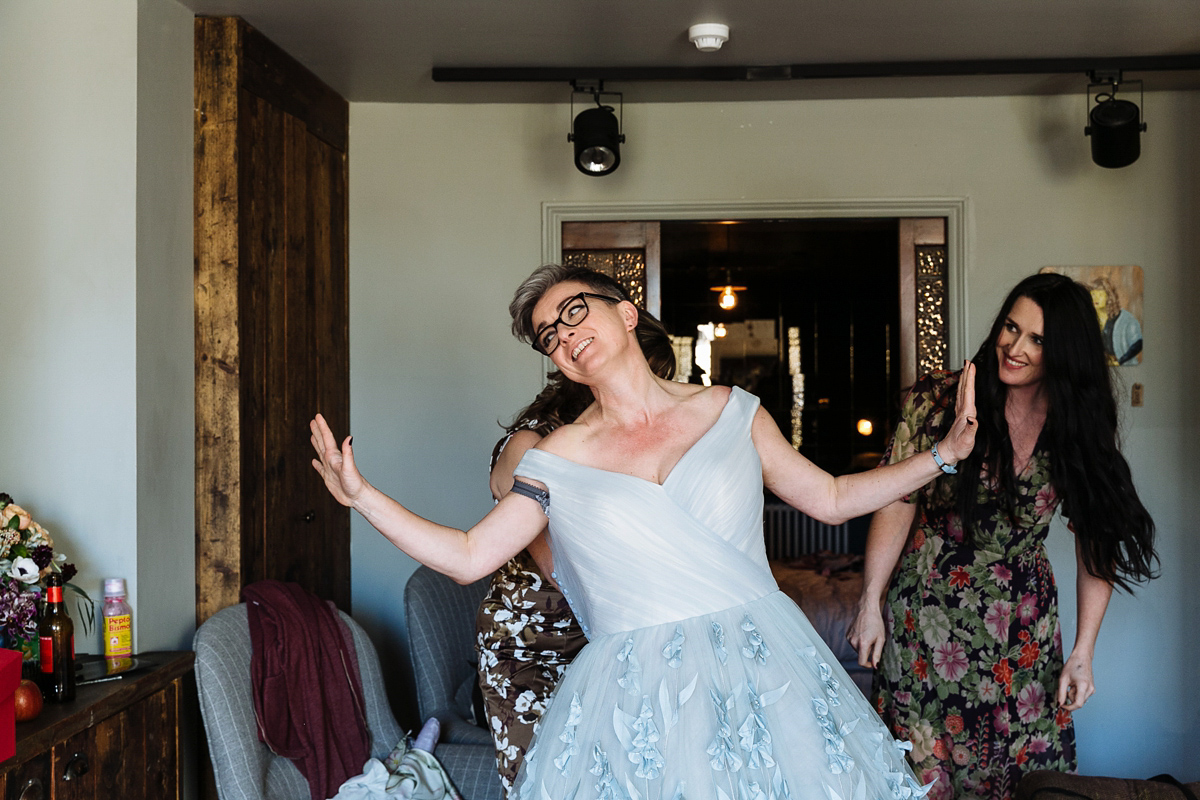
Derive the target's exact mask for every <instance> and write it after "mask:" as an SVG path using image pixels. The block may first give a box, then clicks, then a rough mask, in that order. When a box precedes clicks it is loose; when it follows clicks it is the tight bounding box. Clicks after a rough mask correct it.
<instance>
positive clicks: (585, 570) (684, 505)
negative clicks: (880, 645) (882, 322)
mask: <svg viewBox="0 0 1200 800" xmlns="http://www.w3.org/2000/svg"><path fill="white" fill-rule="evenodd" d="M757 408H758V399H757V398H756V397H754V396H753V395H750V394H747V393H746V392H744V391H742V390H740V389H734V390H733V392H732V394H731V396H730V398H729V401H728V403H727V404H726V406H725V408H724V410H723V411H722V412H721V415H720V417H719V418H718V420H717V422H716V423H715V424H714V425H713V427H712V428H711V429H710V430H709V431H708V432H707V433H705V434H704V436H703V437H702V438H701V439H700V440H699V441H698V442H697V443H696V444H695V445H693V446H692V448H691V449H690V450H688V451H687V452H686V453H685V454H684V456H683V457H682V458H681V459H680V461H679V463H678V464H677V465H676V466H675V468H674V469H673V470H672V471H671V473H670V474H669V475H668V476H667V478H666V480H665V481H664V482H663V484H662V485H661V486H660V485H658V484H655V483H652V482H649V481H646V480H643V479H641V478H636V477H633V476H631V475H624V474H620V473H616V472H608V471H606V470H600V469H596V468H593V467H586V466H583V465H581V464H577V463H575V462H572V461H569V460H566V459H563V458H560V457H558V456H555V455H553V454H550V453H547V452H545V451H543V450H536V449H534V450H530V451H529V452H528V453H526V454H525V456H524V458H523V459H522V461H521V463H520V465H519V466H518V467H517V469H516V475H517V476H519V477H524V478H532V479H534V480H538V481H541V482H542V483H544V484H545V485H546V486H547V487H548V488H549V491H550V506H549V511H548V514H549V517H550V543H551V549H552V551H553V553H554V563H555V568H556V577H557V580H558V583H559V585H560V586H561V587H562V589H563V593H564V594H565V595H566V596H567V598H568V600H569V601H570V603H571V607H572V609H573V610H574V612H575V614H576V616H578V618H579V620H580V622H581V624H582V625H583V630H584V632H585V633H586V634H587V636H588V640H589V641H588V644H587V645H586V646H585V647H584V649H583V650H582V651H581V652H580V654H579V656H578V657H577V658H576V659H575V661H574V662H573V663H572V664H571V665H570V667H568V669H567V672H566V675H565V676H564V678H563V680H562V682H561V683H560V684H559V686H558V688H557V689H556V692H555V695H554V697H553V699H552V700H551V703H550V707H549V708H548V710H547V711H546V714H545V715H544V716H543V718H542V721H541V726H540V730H539V733H538V735H537V738H536V740H535V742H534V745H533V747H532V749H531V750H530V753H529V755H528V757H527V758H526V761H525V765H524V767H523V768H522V770H521V773H520V775H519V776H518V779H517V784H516V790H515V794H514V797H517V798H519V799H520V800H585V799H586V800H591V798H599V799H600V800H658V799H659V798H662V800H676V799H677V798H687V799H688V800H700V798H713V799H714V800H776V798H778V800H784V798H797V799H798V798H819V800H877V799H878V798H913V797H920V796H921V795H922V794H923V793H924V792H925V791H927V789H922V788H921V787H920V786H919V784H918V783H917V782H916V780H915V779H914V777H913V775H912V772H911V771H910V770H909V768H908V767H907V765H906V763H905V761H904V749H905V748H906V747H907V745H901V744H900V743H898V742H896V741H895V740H894V739H892V737H891V735H890V734H889V733H888V731H887V729H886V728H885V727H884V726H883V724H882V723H881V722H880V720H879V717H878V716H877V715H876V714H875V712H874V711H873V710H872V709H871V708H870V706H869V704H868V703H867V701H866V699H865V698H864V697H863V696H862V694H860V693H859V691H858V690H857V689H856V688H855V686H854V684H853V682H851V680H850V679H849V678H848V677H847V676H846V674H845V672H844V671H843V670H842V668H841V667H840V666H839V664H838V662H837V659H836V658H834V656H833V654H832V653H831V652H830V651H829V648H828V647H826V645H825V644H824V642H822V641H821V639H820V637H819V636H818V635H817V633H816V631H814V630H813V627H812V626H811V625H810V624H809V622H808V620H807V619H806V618H805V616H804V614H803V613H802V612H801V611H800V609H799V608H798V607H797V606H796V604H795V603H793V602H792V600H791V599H789V598H788V597H787V596H786V595H784V594H782V593H781V592H780V591H779V588H778V586H777V585H776V583H775V580H774V578H772V576H771V571H770V569H769V567H768V565H767V559H766V553H765V551H764V549H763V535H762V507H763V493H762V466H761V463H760V462H759V459H758V453H757V451H756V450H755V449H754V444H753V442H752V440H751V423H752V421H753V419H754V414H755V411H756V410H757Z"/></svg>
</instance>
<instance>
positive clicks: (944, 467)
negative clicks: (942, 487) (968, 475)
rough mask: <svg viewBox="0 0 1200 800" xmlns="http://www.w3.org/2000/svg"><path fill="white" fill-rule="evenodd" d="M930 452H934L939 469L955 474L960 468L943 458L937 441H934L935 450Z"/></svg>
mask: <svg viewBox="0 0 1200 800" xmlns="http://www.w3.org/2000/svg"><path fill="white" fill-rule="evenodd" d="M930 452H932V453H933V463H935V464H937V465H938V469H940V470H941V471H942V472H944V473H946V474H947V475H953V474H955V473H956V472H958V470H957V469H956V468H955V467H954V466H953V465H951V464H947V463H946V462H945V461H943V460H942V457H941V455H940V454H939V453H938V451H937V442H934V443H933V450H931V451H930Z"/></svg>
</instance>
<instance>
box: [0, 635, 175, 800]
mask: <svg viewBox="0 0 1200 800" xmlns="http://www.w3.org/2000/svg"><path fill="white" fill-rule="evenodd" d="M137 658H138V661H139V663H145V664H147V666H146V667H144V668H139V669H137V670H135V671H133V672H130V673H128V674H126V675H124V676H122V677H121V678H118V679H116V680H108V681H103V682H100V683H91V684H86V685H84V686H80V687H79V688H78V689H77V690H76V693H75V700H74V701H72V702H70V703H61V704H55V703H46V706H45V708H43V709H42V713H41V714H40V715H39V716H38V717H37V719H34V720H30V721H29V722H18V723H17V754H16V755H15V756H13V757H12V758H10V759H8V760H7V761H5V762H3V763H0V798H3V800H85V799H90V798H123V800H141V799H142V798H145V799H146V800H179V798H180V796H181V786H180V781H181V779H180V755H181V754H180V738H179V727H180V723H179V720H180V713H181V709H182V704H183V691H184V679H185V678H186V676H187V675H188V674H189V673H190V672H191V670H192V660H193V654H192V653H191V652H159V653H144V654H139V655H138V656H137Z"/></svg>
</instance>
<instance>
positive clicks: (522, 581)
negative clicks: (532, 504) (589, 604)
mask: <svg viewBox="0 0 1200 800" xmlns="http://www.w3.org/2000/svg"><path fill="white" fill-rule="evenodd" d="M536 424H537V423H536V421H529V422H527V423H526V424H525V425H524V426H519V427H518V428H516V429H514V430H519V428H520V427H529V428H535V427H536ZM512 434H513V431H509V432H508V434H507V435H506V436H505V437H504V438H502V439H501V440H500V442H499V443H498V444H497V446H496V449H495V451H494V452H493V453H492V463H491V464H490V465H489V469H490V468H491V467H495V466H496V459H497V458H499V456H500V453H501V452H502V451H503V450H504V447H505V446H506V445H507V444H508V440H509V439H510V438H511V437H512ZM475 637H476V643H477V647H476V650H477V653H478V656H479V688H480V691H481V693H482V695H483V707H484V714H485V715H486V717H487V727H488V730H489V731H490V732H491V734H492V741H493V742H494V743H495V745H496V767H497V769H498V770H499V771H500V783H501V784H502V785H503V787H504V796H505V797H508V795H509V792H510V791H511V790H512V785H513V781H515V780H516V779H517V772H518V771H519V770H520V769H521V763H522V762H523V761H524V760H525V753H526V751H528V750H529V745H530V742H532V741H533V735H534V733H536V732H537V727H538V721H539V720H540V719H541V718H542V712H544V711H545V710H546V704H547V703H548V702H549V700H550V695H551V694H552V693H553V692H554V687H555V686H557V685H558V682H559V680H560V679H561V678H562V675H563V671H564V670H565V669H566V668H567V665H568V664H570V663H571V661H572V660H573V659H574V658H575V656H576V655H577V654H578V653H579V651H580V650H581V649H582V648H583V646H584V645H585V644H586V643H587V637H585V636H584V634H583V629H582V628H581V627H580V626H579V622H578V620H576V619H575V615H574V614H572V613H571V607H570V606H569V605H568V604H567V599H566V598H565V597H563V594H562V592H560V591H559V590H558V587H557V586H555V585H554V583H552V582H551V581H549V580H546V578H545V577H544V576H543V575H542V573H541V570H539V569H538V566H537V563H536V562H535V561H534V560H533V556H531V555H529V551H528V550H522V551H521V552H520V553H518V554H517V555H515V556H513V557H512V558H511V559H510V560H509V561H508V563H507V564H505V565H504V566H503V567H501V568H500V569H498V570H496V573H495V574H494V575H493V576H492V585H491V587H490V588H489V589H488V593H487V595H486V596H485V597H484V598H483V601H482V602H481V603H480V604H479V612H478V614H477V615H476V617H475Z"/></svg>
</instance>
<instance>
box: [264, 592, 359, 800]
mask: <svg viewBox="0 0 1200 800" xmlns="http://www.w3.org/2000/svg"><path fill="white" fill-rule="evenodd" d="M242 599H243V600H244V601H245V603H246V611H247V616H248V617H249V623H250V645H251V651H252V655H251V658H250V678H251V683H252V693H253V697H254V713H255V716H256V717H257V719H258V738H259V740H260V741H262V742H263V743H265V744H266V745H267V746H268V747H270V748H271V750H272V751H273V752H274V753H276V754H278V755H281V756H284V757H285V758H289V759H291V760H292V762H293V763H294V764H295V765H296V767H297V768H298V769H299V770H300V772H301V774H302V775H304V777H305V778H306V779H307V780H308V788H309V793H310V795H311V796H312V800H325V798H329V797H333V796H334V795H335V794H337V792H338V788H339V787H340V786H341V785H342V784H343V783H345V781H346V780H347V779H349V778H352V777H354V776H356V775H359V774H361V773H362V769H363V764H364V763H366V761H367V759H368V758H370V735H369V734H368V732H367V724H366V716H365V712H364V705H363V692H362V682H361V680H360V678H359V675H358V659H357V657H356V654H355V650H354V642H353V639H352V637H351V635H350V631H349V629H348V628H347V627H346V625H345V623H344V622H342V619H341V617H339V616H338V613H337V610H336V608H335V607H334V605H333V604H332V603H329V602H327V601H324V600H321V599H320V598H319V597H317V596H316V595H314V594H312V593H311V592H309V591H308V590H306V589H304V588H302V587H301V586H299V585H298V584H295V583H283V582H280V581H273V580H267V581H259V582H257V583H252V584H250V585H249V586H247V587H246V588H245V589H243V590H242Z"/></svg>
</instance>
